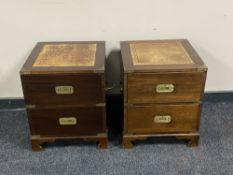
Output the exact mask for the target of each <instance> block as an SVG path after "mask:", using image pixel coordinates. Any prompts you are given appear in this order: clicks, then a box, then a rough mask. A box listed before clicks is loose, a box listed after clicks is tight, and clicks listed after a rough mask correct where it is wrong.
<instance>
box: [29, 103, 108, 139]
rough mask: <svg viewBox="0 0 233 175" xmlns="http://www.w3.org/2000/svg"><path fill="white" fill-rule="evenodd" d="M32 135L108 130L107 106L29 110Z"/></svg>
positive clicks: (58, 134)
mask: <svg viewBox="0 0 233 175" xmlns="http://www.w3.org/2000/svg"><path fill="white" fill-rule="evenodd" d="M27 113H28V119H29V124H30V129H31V134H32V135H41V136H90V135H96V134H98V133H102V132H104V131H105V130H106V126H105V108H104V107H93V108H91V107H90V108H64V109H63V108H59V109H57V108H56V109H33V110H28V111H27Z"/></svg>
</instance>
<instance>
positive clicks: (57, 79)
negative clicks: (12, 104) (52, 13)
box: [20, 41, 107, 150]
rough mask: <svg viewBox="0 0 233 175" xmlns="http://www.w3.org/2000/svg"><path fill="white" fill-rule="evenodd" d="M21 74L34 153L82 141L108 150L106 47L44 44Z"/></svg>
mask: <svg viewBox="0 0 233 175" xmlns="http://www.w3.org/2000/svg"><path fill="white" fill-rule="evenodd" d="M20 74H21V81H22V87H23V93H24V98H25V103H26V110H27V115H28V121H29V125H30V132H31V138H30V139H31V145H32V149H33V150H40V149H42V145H43V144H44V143H49V142H54V141H55V140H57V139H76V138H80V139H84V140H87V141H94V142H98V143H99V144H98V145H99V147H100V148H106V147H107V132H106V130H107V129H106V128H107V127H106V114H105V113H106V112H105V43H104V42H102V41H97V42H40V43H38V44H37V45H36V46H35V48H34V49H33V51H32V53H31V55H30V56H29V58H28V60H27V61H26V63H25V64H24V66H23V68H22V69H21V71H20Z"/></svg>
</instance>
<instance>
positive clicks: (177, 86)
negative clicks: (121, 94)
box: [127, 72, 206, 104]
mask: <svg viewBox="0 0 233 175" xmlns="http://www.w3.org/2000/svg"><path fill="white" fill-rule="evenodd" d="M205 77H206V74H205V73H204V72H196V73H163V74H162V73H161V74H132V75H128V80H127V94H128V103H135V104H137V103H138V104H140V103H167V102H168V103H172V102H198V101H200V100H201V98H202V94H203V90H204V85H205Z"/></svg>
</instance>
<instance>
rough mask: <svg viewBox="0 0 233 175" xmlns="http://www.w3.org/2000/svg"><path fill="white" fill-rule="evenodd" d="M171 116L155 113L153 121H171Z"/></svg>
mask: <svg viewBox="0 0 233 175" xmlns="http://www.w3.org/2000/svg"><path fill="white" fill-rule="evenodd" d="M171 121H172V118H171V116H170V115H156V116H155V117H154V123H171Z"/></svg>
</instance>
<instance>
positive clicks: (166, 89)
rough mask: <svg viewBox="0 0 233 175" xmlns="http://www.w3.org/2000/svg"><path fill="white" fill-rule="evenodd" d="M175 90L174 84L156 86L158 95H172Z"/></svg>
mask: <svg viewBox="0 0 233 175" xmlns="http://www.w3.org/2000/svg"><path fill="white" fill-rule="evenodd" d="M174 89H175V86H174V85H173V84H158V85H156V92H157V93H172V92H173V91H174Z"/></svg>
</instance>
